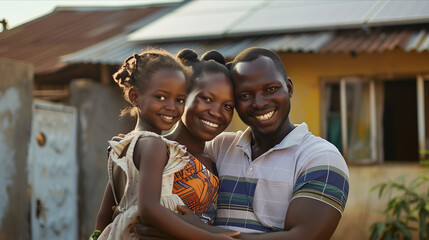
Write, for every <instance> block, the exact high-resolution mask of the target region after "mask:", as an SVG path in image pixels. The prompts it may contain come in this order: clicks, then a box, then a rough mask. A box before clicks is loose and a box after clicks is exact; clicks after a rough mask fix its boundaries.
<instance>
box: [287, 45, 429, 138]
mask: <svg viewBox="0 0 429 240" xmlns="http://www.w3.org/2000/svg"><path fill="white" fill-rule="evenodd" d="M280 56H281V57H282V60H283V63H284V64H285V66H286V71H287V73H288V75H289V76H290V77H291V78H292V82H293V84H294V95H293V97H292V109H291V120H292V122H294V123H301V122H306V123H307V124H308V126H309V128H310V131H311V132H313V134H315V135H318V136H320V135H321V120H320V118H321V111H320V110H321V102H320V91H319V90H320V79H321V78H323V77H341V76H356V75H359V76H375V75H379V74H385V75H393V74H413V75H416V74H418V73H429V53H428V52H423V53H416V52H411V53H405V52H403V51H402V50H394V51H390V52H383V53H372V54H359V55H357V56H356V57H352V56H350V55H349V54H312V53H280Z"/></svg>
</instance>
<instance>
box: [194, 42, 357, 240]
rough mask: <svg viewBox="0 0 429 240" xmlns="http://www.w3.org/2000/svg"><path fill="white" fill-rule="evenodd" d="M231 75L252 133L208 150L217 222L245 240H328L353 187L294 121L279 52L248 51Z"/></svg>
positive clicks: (338, 162) (342, 166)
mask: <svg viewBox="0 0 429 240" xmlns="http://www.w3.org/2000/svg"><path fill="white" fill-rule="evenodd" d="M231 71H232V75H233V80H234V86H235V106H236V110H237V112H238V114H239V116H240V118H241V120H242V121H243V122H244V123H246V124H247V125H249V128H248V129H247V130H246V131H244V132H242V131H239V132H237V133H223V134H221V135H219V136H218V137H216V138H215V139H214V140H213V141H212V142H210V143H209V144H207V145H206V149H205V152H206V154H208V155H209V156H211V157H212V159H214V160H215V161H216V166H217V170H218V172H219V178H220V191H219V199H218V210H217V216H216V220H215V225H216V226H222V227H225V228H228V229H230V230H232V231H239V232H241V235H240V237H239V238H242V239H295V240H296V239H317V240H321V239H330V237H331V236H332V234H333V233H334V231H335V229H336V227H337V225H338V223H339V220H340V218H341V214H342V212H343V211H344V207H345V203H346V200H347V195H348V190H349V184H348V181H349V177H348V170H347V166H346V163H345V161H344V159H343V157H342V156H341V154H340V153H339V151H338V150H337V149H336V148H335V147H334V146H333V145H332V144H330V143H329V142H327V141H326V140H324V139H322V138H319V137H315V136H314V135H312V134H311V133H310V132H308V128H307V125H306V124H305V123H302V124H300V125H294V124H292V122H291V121H290V119H289V112H290V99H291V97H292V93H293V84H292V81H291V79H290V78H289V77H288V76H287V74H286V70H285V68H284V65H283V63H282V61H281V59H280V57H279V56H278V55H277V54H276V53H274V52H272V51H270V50H267V49H263V48H249V49H246V50H244V51H243V52H241V53H240V54H239V55H237V57H236V58H235V59H234V61H233V62H232V65H231ZM199 226H200V225H199ZM201 227H204V226H201ZM204 228H205V229H207V230H209V231H218V230H219V229H214V228H213V227H210V226H206V227H204Z"/></svg>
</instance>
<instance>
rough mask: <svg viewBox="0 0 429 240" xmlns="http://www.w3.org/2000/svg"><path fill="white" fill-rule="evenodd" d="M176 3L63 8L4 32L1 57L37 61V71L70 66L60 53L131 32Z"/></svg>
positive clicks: (0, 40)
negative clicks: (61, 58)
mask: <svg viewBox="0 0 429 240" xmlns="http://www.w3.org/2000/svg"><path fill="white" fill-rule="evenodd" d="M175 5H177V4H157V5H145V6H128V7H59V8H56V9H55V10H54V11H53V12H51V13H50V14H48V15H45V16H43V17H41V18H39V19H36V20H34V21H31V22H29V23H26V24H24V25H21V26H19V27H16V28H13V29H10V30H7V31H3V32H1V33H0V57H4V58H9V59H16V60H21V61H25V62H30V63H33V64H34V70H35V73H36V74H38V73H49V72H54V71H56V70H59V69H61V68H62V67H64V66H65V65H66V63H65V62H61V61H60V56H62V55H65V54H69V53H72V52H76V51H79V50H81V49H84V48H86V47H88V46H91V45H94V44H97V43H100V42H102V41H104V40H106V39H109V38H111V37H114V36H117V35H119V34H124V33H129V32H130V31H131V30H135V29H137V28H139V27H141V26H143V25H144V24H146V23H147V21H149V20H148V19H152V18H154V17H155V16H157V14H161V13H162V12H163V11H164V10H167V9H168V8H170V7H172V6H175Z"/></svg>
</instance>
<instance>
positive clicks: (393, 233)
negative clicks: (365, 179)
mask: <svg viewBox="0 0 429 240" xmlns="http://www.w3.org/2000/svg"><path fill="white" fill-rule="evenodd" d="M423 173H425V174H426V175H421V176H417V177H416V178H414V179H413V180H412V181H411V182H410V183H409V184H406V183H405V177H404V176H401V177H398V178H397V179H395V180H391V179H389V180H388V181H387V182H383V183H380V184H377V185H375V186H374V187H372V188H371V192H373V191H375V190H377V189H378V198H379V199H381V198H382V197H384V196H387V197H388V203H387V205H386V207H385V209H384V210H383V211H382V213H383V214H384V215H385V217H386V220H385V221H382V222H376V223H374V224H372V225H371V227H370V232H371V237H370V239H371V240H391V239H392V240H396V239H398V240H399V239H403V240H408V239H412V238H413V232H416V231H418V235H419V239H420V240H429V177H428V173H429V171H424V172H423Z"/></svg>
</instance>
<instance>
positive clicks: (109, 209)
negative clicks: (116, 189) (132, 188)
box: [94, 182, 116, 232]
mask: <svg viewBox="0 0 429 240" xmlns="http://www.w3.org/2000/svg"><path fill="white" fill-rule="evenodd" d="M115 205H116V203H115V199H114V198H113V192H112V187H111V186H110V183H109V182H107V186H106V189H105V190H104V195H103V199H102V201H101V205H100V209H99V210H98V214H97V219H96V221H95V227H94V230H99V231H101V232H102V231H103V230H104V228H106V226H107V225H109V224H110V223H111V222H112V216H113V207H114V206H115Z"/></svg>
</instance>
